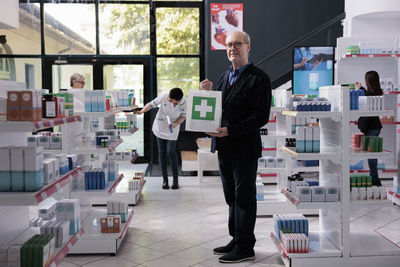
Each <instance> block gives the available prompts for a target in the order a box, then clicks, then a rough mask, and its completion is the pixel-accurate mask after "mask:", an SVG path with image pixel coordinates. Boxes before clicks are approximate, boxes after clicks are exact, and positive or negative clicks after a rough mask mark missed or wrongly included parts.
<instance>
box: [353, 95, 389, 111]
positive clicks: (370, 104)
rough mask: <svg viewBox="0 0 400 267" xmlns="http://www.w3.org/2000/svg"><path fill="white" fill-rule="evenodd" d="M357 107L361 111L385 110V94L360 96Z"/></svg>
mask: <svg viewBox="0 0 400 267" xmlns="http://www.w3.org/2000/svg"><path fill="white" fill-rule="evenodd" d="M356 105H357V106H356V107H355V109H359V110H361V111H379V110H385V98H384V96H381V95H377V96H359V97H358V103H356Z"/></svg>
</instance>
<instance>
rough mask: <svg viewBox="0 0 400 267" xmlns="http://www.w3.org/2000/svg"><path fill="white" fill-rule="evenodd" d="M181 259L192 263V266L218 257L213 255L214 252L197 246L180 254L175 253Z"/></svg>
mask: <svg viewBox="0 0 400 267" xmlns="http://www.w3.org/2000/svg"><path fill="white" fill-rule="evenodd" d="M173 255H176V256H178V257H180V258H183V259H185V260H187V261H189V262H190V263H191V265H194V264H197V263H202V262H204V261H207V260H209V259H212V258H216V257H217V256H216V255H214V254H213V252H212V250H210V249H207V248H204V247H201V246H195V247H191V248H189V249H185V250H182V251H180V252H178V253H175V254H173Z"/></svg>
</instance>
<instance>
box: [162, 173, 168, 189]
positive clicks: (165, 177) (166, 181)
mask: <svg viewBox="0 0 400 267" xmlns="http://www.w3.org/2000/svg"><path fill="white" fill-rule="evenodd" d="M162 189H169V185H168V176H164V177H163V184H162Z"/></svg>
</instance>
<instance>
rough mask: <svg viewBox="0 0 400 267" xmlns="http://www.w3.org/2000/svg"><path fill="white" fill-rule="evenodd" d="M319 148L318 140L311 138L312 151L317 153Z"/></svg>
mask: <svg viewBox="0 0 400 267" xmlns="http://www.w3.org/2000/svg"><path fill="white" fill-rule="evenodd" d="M319 148H320V141H319V140H313V141H312V151H313V152H317V153H318V152H320V150H319Z"/></svg>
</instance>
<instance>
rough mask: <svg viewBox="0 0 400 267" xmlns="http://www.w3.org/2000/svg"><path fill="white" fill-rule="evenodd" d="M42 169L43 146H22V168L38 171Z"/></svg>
mask: <svg viewBox="0 0 400 267" xmlns="http://www.w3.org/2000/svg"><path fill="white" fill-rule="evenodd" d="M42 169H43V148H42V147H24V170H25V171H38V170H42Z"/></svg>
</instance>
